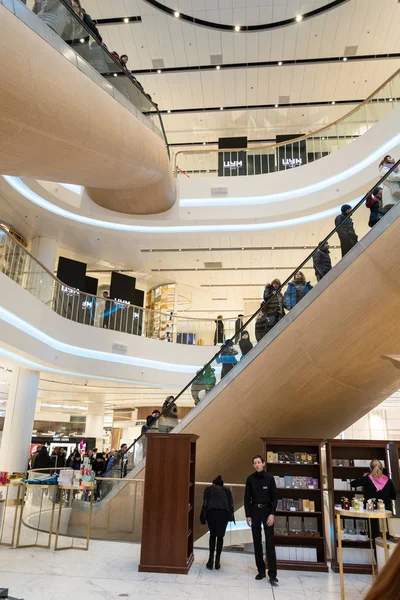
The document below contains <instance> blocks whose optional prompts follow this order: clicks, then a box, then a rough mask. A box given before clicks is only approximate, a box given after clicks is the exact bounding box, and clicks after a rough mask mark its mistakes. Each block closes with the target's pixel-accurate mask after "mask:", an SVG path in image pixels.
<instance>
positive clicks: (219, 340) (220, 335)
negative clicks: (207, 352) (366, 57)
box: [214, 319, 225, 346]
mask: <svg viewBox="0 0 400 600" xmlns="http://www.w3.org/2000/svg"><path fill="white" fill-rule="evenodd" d="M215 325H216V328H215V333H214V346H216V345H217V344H223V343H224V337H225V328H224V322H223V321H221V319H217V320H216V321H215Z"/></svg>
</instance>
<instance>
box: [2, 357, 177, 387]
mask: <svg viewBox="0 0 400 600" xmlns="http://www.w3.org/2000/svg"><path fill="white" fill-rule="evenodd" d="M0 356H3V358H7V359H9V360H12V361H14V362H15V363H16V364H19V365H22V366H24V367H28V368H30V369H36V370H37V371H42V372H45V373H56V374H57V375H67V376H68V377H84V378H85V379H95V380H96V381H97V380H99V381H113V382H115V383H128V384H131V385H141V386H143V387H152V388H163V389H164V388H171V389H172V388H174V389H177V390H178V389H179V390H181V389H182V386H181V385H170V384H169V383H168V384H164V383H149V382H147V381H134V380H132V379H119V378H117V377H100V375H89V374H88V373H76V372H75V371H63V370H61V369H53V368H52V367H47V366H45V365H42V364H40V363H37V362H35V361H33V360H30V359H29V358H25V357H24V356H20V355H19V354H16V353H15V352H10V351H9V350H6V349H5V348H0Z"/></svg>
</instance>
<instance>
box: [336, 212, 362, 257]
mask: <svg viewBox="0 0 400 600" xmlns="http://www.w3.org/2000/svg"><path fill="white" fill-rule="evenodd" d="M351 210H352V208H351V206H350V204H343V206H342V208H341V213H340V215H338V216H337V217H336V219H335V227H340V228H339V229H338V230H337V234H338V236H339V240H340V247H341V249H342V257H343V256H344V255H345V254H347V252H348V251H349V250H351V249H352V247H353V246H355V245H356V244H357V242H358V237H357V234H356V232H355V231H354V224H353V219H352V218H351V217H348V215H349V213H351Z"/></svg>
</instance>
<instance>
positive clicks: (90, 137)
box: [0, 5, 175, 214]
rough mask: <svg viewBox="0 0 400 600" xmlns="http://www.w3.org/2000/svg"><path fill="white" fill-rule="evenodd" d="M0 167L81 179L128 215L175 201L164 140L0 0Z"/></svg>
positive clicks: (102, 202) (10, 172)
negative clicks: (0, 2)
mask: <svg viewBox="0 0 400 600" xmlns="http://www.w3.org/2000/svg"><path fill="white" fill-rule="evenodd" d="M15 40H18V44H15ZM0 172H1V173H3V174H5V175H17V176H24V177H34V178H38V179H44V180H48V181H56V182H58V181H63V182H68V183H76V184H79V185H83V186H85V187H86V188H88V193H89V195H90V197H91V198H92V199H93V200H94V202H96V203H98V204H100V205H101V206H104V207H105V208H108V209H110V210H115V211H118V212H124V213H129V214H155V213H160V212H164V211H166V210H168V209H169V208H171V207H172V206H173V204H174V202H175V184H174V178H173V176H172V171H171V167H170V163H169V160H168V155H167V152H166V149H165V145H164V141H163V140H162V139H161V138H159V137H158V136H157V135H156V133H154V132H153V131H152V130H151V129H150V128H148V127H147V126H146V125H145V124H144V123H142V122H141V121H140V120H139V119H138V118H136V117H135V116H134V115H133V114H131V113H130V112H129V111H128V110H126V109H125V108H124V107H123V106H122V105H121V104H119V103H118V102H117V101H116V100H115V99H114V98H113V97H112V96H110V95H109V94H108V93H107V92H106V91H105V90H102V89H101V88H100V87H99V85H97V84H96V83H94V82H93V81H92V80H91V79H90V78H89V77H87V76H86V75H85V74H84V73H82V72H81V71H80V70H78V69H77V68H76V67H75V66H74V64H73V63H71V62H70V61H69V60H67V59H66V58H65V57H64V56H63V55H62V54H61V53H59V52H57V51H56V50H55V49H54V48H52V46H51V45H50V44H48V43H47V42H46V41H45V40H43V39H42V38H41V37H40V36H38V35H37V34H36V33H35V32H33V31H32V30H31V29H29V28H28V27H27V26H26V25H25V24H24V23H23V22H21V21H20V20H19V19H18V18H17V17H15V16H14V15H13V14H12V13H11V12H9V11H8V10H7V9H6V8H4V7H3V6H2V5H0Z"/></svg>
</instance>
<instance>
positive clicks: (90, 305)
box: [82, 300, 93, 308]
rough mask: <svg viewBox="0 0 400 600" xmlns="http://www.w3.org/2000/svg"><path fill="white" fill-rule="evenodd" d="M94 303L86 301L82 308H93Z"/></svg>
mask: <svg viewBox="0 0 400 600" xmlns="http://www.w3.org/2000/svg"><path fill="white" fill-rule="evenodd" d="M92 306H93V301H92V300H84V301H83V302H82V308H92Z"/></svg>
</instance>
